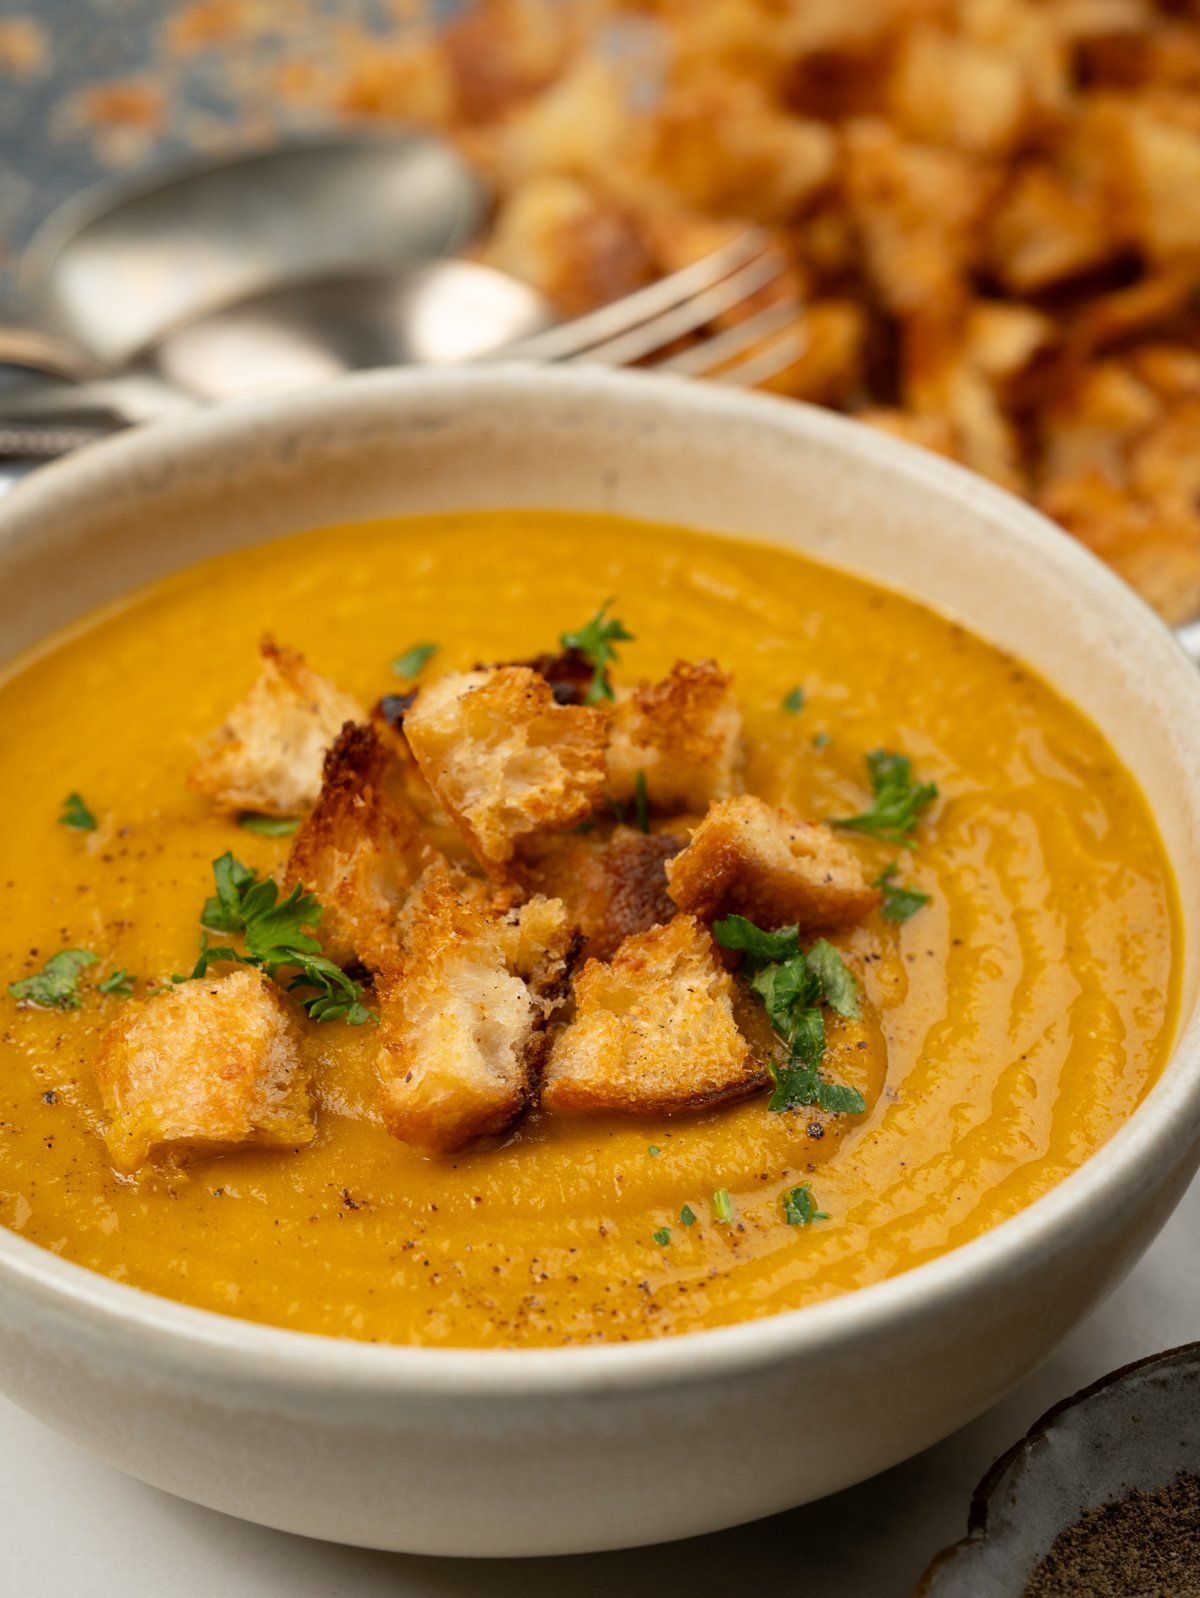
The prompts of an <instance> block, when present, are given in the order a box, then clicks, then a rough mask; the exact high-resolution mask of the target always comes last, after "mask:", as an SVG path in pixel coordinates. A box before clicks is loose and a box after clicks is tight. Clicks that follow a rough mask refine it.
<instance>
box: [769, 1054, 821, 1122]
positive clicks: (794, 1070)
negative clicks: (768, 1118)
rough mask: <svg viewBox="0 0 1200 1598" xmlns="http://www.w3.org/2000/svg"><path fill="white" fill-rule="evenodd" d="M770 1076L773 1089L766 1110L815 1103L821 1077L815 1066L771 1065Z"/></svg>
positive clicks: (806, 1105) (778, 1109)
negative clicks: (773, 1084)
mask: <svg viewBox="0 0 1200 1598" xmlns="http://www.w3.org/2000/svg"><path fill="white" fill-rule="evenodd" d="M769 1069H770V1072H771V1077H772V1079H773V1081H774V1083H775V1091H774V1093H772V1094H771V1098H770V1101H769V1103H768V1104H767V1109H768V1110H773V1111H776V1112H778V1111H780V1110H794V1109H796V1108H797V1107H798V1106H799V1107H801V1108H807V1107H808V1106H809V1105H812V1104H815V1103H816V1102H817V1098H818V1096H819V1094H820V1091H821V1078H820V1077H819V1076H818V1075H817V1069H816V1067H815V1066H812V1065H806V1066H799V1067H792V1066H780V1065H772V1066H771V1067H770V1068H769Z"/></svg>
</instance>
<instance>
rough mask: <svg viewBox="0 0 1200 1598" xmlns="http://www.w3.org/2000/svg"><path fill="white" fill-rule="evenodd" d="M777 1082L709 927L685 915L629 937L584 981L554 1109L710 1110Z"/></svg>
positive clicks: (553, 1074)
mask: <svg viewBox="0 0 1200 1598" xmlns="http://www.w3.org/2000/svg"><path fill="white" fill-rule="evenodd" d="M766 1080H767V1072H766V1068H765V1067H764V1066H763V1065H761V1064H760V1063H759V1062H758V1061H757V1060H756V1059H755V1058H754V1056H753V1054H752V1052H751V1050H750V1046H749V1044H748V1043H747V1042H746V1039H745V1038H744V1037H743V1036H742V1034H741V1032H740V1031H739V1029H738V1026H737V1022H736V1021H735V1020H734V1016H733V983H732V980H731V978H730V977H729V975H728V973H727V972H726V971H724V970H722V968H721V966H720V963H719V962H718V959H717V954H716V949H715V947H714V945H713V941H712V936H711V934H710V933H709V931H708V929H707V927H703V926H701V924H700V923H699V922H698V921H697V920H696V919H695V918H694V917H693V916H687V915H681V916H676V917H675V919H674V920H673V921H671V922H669V923H668V924H667V925H666V926H665V927H655V928H653V929H652V930H651V931H649V932H640V933H637V934H635V935H634V936H633V937H631V938H626V939H625V941H624V943H622V944H621V946H620V948H619V949H618V950H617V952H616V954H614V956H613V958H612V962H611V964H608V965H604V964H602V963H601V962H600V961H599V960H589V961H588V963H587V964H586V965H585V966H584V968H583V970H582V972H581V973H580V974H579V976H578V977H577V978H576V979H575V1019H574V1021H572V1023H571V1024H570V1026H567V1027H565V1028H564V1029H563V1030H562V1031H561V1032H560V1033H559V1035H558V1037H557V1038H556V1039H555V1042H554V1046H553V1049H552V1050H551V1054H550V1059H549V1063H548V1065H547V1068H546V1076H545V1081H544V1082H543V1084H542V1103H543V1105H544V1106H545V1107H546V1108H547V1109H548V1110H564V1111H565V1110H593V1111H610V1112H615V1113H624V1114H631V1115H662V1114H673V1113H678V1112H679V1111H683V1110H701V1109H705V1108H707V1107H708V1106H710V1105H713V1104H721V1103H723V1102H725V1101H726V1100H728V1099H737V1098H742V1097H744V1096H745V1095H746V1094H748V1093H753V1092H755V1091H756V1090H757V1089H758V1088H760V1087H762V1086H763V1084H764V1083H765V1082H766Z"/></svg>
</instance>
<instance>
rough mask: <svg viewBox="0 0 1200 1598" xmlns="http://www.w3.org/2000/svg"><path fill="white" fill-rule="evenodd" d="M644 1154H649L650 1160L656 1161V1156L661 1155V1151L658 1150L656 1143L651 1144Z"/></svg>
mask: <svg viewBox="0 0 1200 1598" xmlns="http://www.w3.org/2000/svg"><path fill="white" fill-rule="evenodd" d="M646 1152H647V1154H649V1156H650V1158H651V1159H652V1160H656V1159H657V1158H658V1156H659V1155H660V1154H661V1153H662V1150H661V1149H660V1148H659V1146H658V1144H657V1143H651V1145H650V1147H649V1148H648V1149H647V1150H646Z"/></svg>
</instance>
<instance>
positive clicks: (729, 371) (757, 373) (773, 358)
mask: <svg viewBox="0 0 1200 1598" xmlns="http://www.w3.org/2000/svg"><path fill="white" fill-rule="evenodd" d="M807 348H808V339H807V338H806V337H805V335H804V333H803V332H802V331H801V329H800V328H798V327H792V328H789V329H786V330H785V331H784V332H783V333H782V334H781V335H780V336H779V337H778V338H777V339H775V340H773V341H772V342H771V343H770V344H768V345H767V347H766V348H765V349H759V350H757V351H755V352H752V353H751V354H750V355H749V357H748V358H747V359H746V360H744V361H740V362H738V363H737V365H735V366H729V367H727V368H726V369H725V371H723V372H713V373H711V374H710V377H711V380H712V381H713V382H716V383H735V384H736V385H737V386H738V387H739V388H757V387H758V385H759V384H760V383H767V382H769V381H770V380H771V378H773V377H778V376H779V374H780V372H786V371H787V369H788V367H789V366H791V365H793V364H794V363H795V362H796V361H798V360H799V359H800V357H801V356H802V355H803V354H804V352H805V350H806V349H807Z"/></svg>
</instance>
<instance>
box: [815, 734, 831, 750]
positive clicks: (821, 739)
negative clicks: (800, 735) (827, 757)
mask: <svg viewBox="0 0 1200 1598" xmlns="http://www.w3.org/2000/svg"><path fill="white" fill-rule="evenodd" d="M829 742H830V739H829V734H828V733H827V732H818V733H814V734H813V741H812V746H813V748H814V749H827V748H828V747H829Z"/></svg>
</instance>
